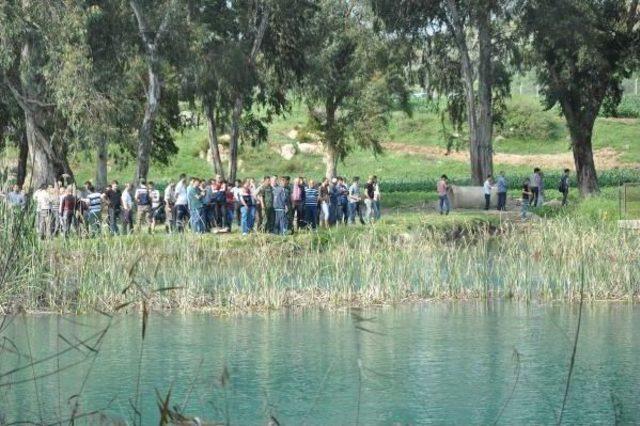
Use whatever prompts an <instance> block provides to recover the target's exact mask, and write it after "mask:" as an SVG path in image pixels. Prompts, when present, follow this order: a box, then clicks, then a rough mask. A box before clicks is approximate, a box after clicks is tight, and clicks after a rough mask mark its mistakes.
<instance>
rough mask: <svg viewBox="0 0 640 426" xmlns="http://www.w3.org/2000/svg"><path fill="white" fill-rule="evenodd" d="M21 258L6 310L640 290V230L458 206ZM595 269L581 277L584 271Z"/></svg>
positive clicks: (62, 249) (222, 310)
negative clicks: (357, 221) (282, 230)
mask: <svg viewBox="0 0 640 426" xmlns="http://www.w3.org/2000/svg"><path fill="white" fill-rule="evenodd" d="M36 246H37V248H34V250H33V251H32V253H29V254H27V255H24V256H23V257H22V258H21V260H20V261H21V262H23V264H22V265H21V268H20V271H21V275H20V276H18V277H16V278H15V279H14V280H13V281H10V282H8V283H7V285H5V288H4V290H3V291H2V293H1V295H0V297H1V299H0V300H1V303H2V307H3V309H4V311H5V312H16V311H22V310H25V311H27V312H33V311H47V312H66V313H85V312H89V311H92V310H94V309H97V310H100V311H106V312H112V311H122V310H137V309H141V308H143V309H148V310H183V311H187V310H197V311H208V312H213V313H216V314H229V313H241V312H248V311H262V310H270V309H280V308H285V307H286V308H303V307H311V306H313V307H325V308H332V307H342V306H366V305H378V304H395V303H402V302H406V301H419V300H428V299H443V300H449V299H463V300H466V299H517V300H524V301H533V300H544V301H551V300H563V301H574V300H577V299H579V297H580V291H581V288H582V285H583V283H584V295H585V297H586V298H587V300H625V301H635V300H638V298H639V295H640V254H639V253H638V247H640V239H639V238H638V235H637V234H634V233H628V232H624V231H622V230H619V229H618V228H617V227H616V226H615V224H613V223H610V222H602V221H600V222H597V221H594V222H590V221H586V220H575V218H570V217H566V216H558V217H555V218H550V219H547V220H543V221H535V222H533V221H532V222H525V223H520V222H519V221H513V220H505V217H504V216H502V217H501V216H500V215H495V214H494V215H485V214H484V213H482V212H478V213H460V212H456V213H454V214H452V215H450V216H440V215H437V214H432V213H431V214H430V213H405V214H389V215H387V216H386V217H385V218H384V219H383V220H382V221H381V222H379V223H377V224H375V225H373V226H353V227H339V228H334V229H329V230H321V231H319V232H318V233H309V232H304V233H300V234H297V235H295V236H293V237H284V238H283V237H279V236H274V235H263V234H255V235H250V236H248V237H242V236H240V235H238V234H231V235H206V236H199V235H192V234H189V233H187V234H184V235H171V236H170V235H160V234H158V235H132V236H126V237H118V238H97V239H69V240H68V241H65V240H63V239H56V240H52V241H46V242H44V243H39V244H37V245H36ZM583 277H584V280H583Z"/></svg>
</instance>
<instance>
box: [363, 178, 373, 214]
mask: <svg viewBox="0 0 640 426" xmlns="http://www.w3.org/2000/svg"><path fill="white" fill-rule="evenodd" d="M374 194H375V183H374V181H373V176H369V179H367V184H366V185H365V186H364V206H365V213H364V217H365V220H366V221H367V223H373V222H374V221H375V214H374V211H373V197H374Z"/></svg>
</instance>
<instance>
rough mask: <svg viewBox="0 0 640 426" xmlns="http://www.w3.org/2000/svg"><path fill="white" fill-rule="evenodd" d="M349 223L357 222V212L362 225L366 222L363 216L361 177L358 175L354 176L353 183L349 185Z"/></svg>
mask: <svg viewBox="0 0 640 426" xmlns="http://www.w3.org/2000/svg"><path fill="white" fill-rule="evenodd" d="M348 198H349V223H350V224H355V223H356V213H357V214H358V218H359V219H360V223H361V224H362V225H364V224H365V221H364V217H362V193H361V190H360V178H359V177H358V176H356V177H354V178H353V183H352V184H351V186H350V187H349V193H348Z"/></svg>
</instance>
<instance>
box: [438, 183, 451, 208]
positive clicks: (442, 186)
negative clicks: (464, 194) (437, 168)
mask: <svg viewBox="0 0 640 426" xmlns="http://www.w3.org/2000/svg"><path fill="white" fill-rule="evenodd" d="M436 189H437V191H438V199H439V200H440V214H449V210H450V209H451V207H450V204H449V190H450V189H451V187H450V186H449V179H448V178H447V175H442V176H440V180H439V181H438V185H437V187H436Z"/></svg>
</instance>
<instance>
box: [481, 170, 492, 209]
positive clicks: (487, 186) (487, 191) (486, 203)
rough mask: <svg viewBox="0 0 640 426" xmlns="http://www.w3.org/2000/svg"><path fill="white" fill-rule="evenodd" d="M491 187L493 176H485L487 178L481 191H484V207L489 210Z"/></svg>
mask: <svg viewBox="0 0 640 426" xmlns="http://www.w3.org/2000/svg"><path fill="white" fill-rule="evenodd" d="M491 189H493V177H492V176H491V175H489V176H487V180H485V181H484V185H483V186H482V191H483V192H484V209H485V210H489V206H490V204H491Z"/></svg>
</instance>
